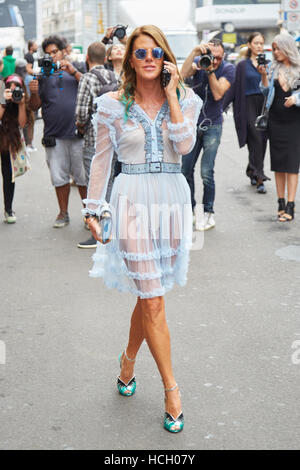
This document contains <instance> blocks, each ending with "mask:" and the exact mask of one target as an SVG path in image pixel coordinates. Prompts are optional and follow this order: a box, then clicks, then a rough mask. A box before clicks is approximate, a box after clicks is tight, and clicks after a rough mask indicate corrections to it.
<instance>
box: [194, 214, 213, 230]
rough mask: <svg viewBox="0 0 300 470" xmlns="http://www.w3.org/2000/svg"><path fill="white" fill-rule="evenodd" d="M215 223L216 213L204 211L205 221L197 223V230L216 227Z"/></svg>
mask: <svg viewBox="0 0 300 470" xmlns="http://www.w3.org/2000/svg"><path fill="white" fill-rule="evenodd" d="M215 225H216V222H215V219H214V214H213V213H212V212H204V215H203V221H202V223H198V224H196V230H199V232H204V231H206V230H210V229H211V228H214V226H215Z"/></svg>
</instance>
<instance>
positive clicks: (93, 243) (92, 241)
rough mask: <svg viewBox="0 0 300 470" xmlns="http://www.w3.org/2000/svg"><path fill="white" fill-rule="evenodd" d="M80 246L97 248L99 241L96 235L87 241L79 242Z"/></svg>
mask: <svg viewBox="0 0 300 470" xmlns="http://www.w3.org/2000/svg"><path fill="white" fill-rule="evenodd" d="M77 246H78V248H97V241H96V240H95V238H94V237H90V238H89V239H88V240H86V241H85V242H79V243H77Z"/></svg>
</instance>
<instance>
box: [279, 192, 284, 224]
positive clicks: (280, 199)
mask: <svg viewBox="0 0 300 470" xmlns="http://www.w3.org/2000/svg"><path fill="white" fill-rule="evenodd" d="M284 213H285V199H284V198H283V197H280V198H279V199H278V219H279V218H280V217H282V216H283V214H284Z"/></svg>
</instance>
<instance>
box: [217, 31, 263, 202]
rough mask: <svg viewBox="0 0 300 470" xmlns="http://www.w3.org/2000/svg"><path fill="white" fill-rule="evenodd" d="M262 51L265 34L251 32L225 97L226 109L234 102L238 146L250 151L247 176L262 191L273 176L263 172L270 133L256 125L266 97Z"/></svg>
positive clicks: (258, 190)
mask: <svg viewBox="0 0 300 470" xmlns="http://www.w3.org/2000/svg"><path fill="white" fill-rule="evenodd" d="M263 50H264V37H263V35H262V34H261V33H260V32H254V33H251V34H250V36H249V37H248V51H247V56H246V58H245V59H242V60H241V61H240V62H239V63H238V64H237V67H236V79H235V83H234V85H233V86H231V88H230V89H229V91H228V93H227V94H226V95H225V99H224V109H226V107H227V106H228V105H229V104H230V102H231V101H232V102H233V114H234V122H235V128H236V132H237V135H238V140H239V146H240V147H244V145H246V144H247V147H248V152H249V157H248V165H247V169H246V175H247V176H248V177H249V178H250V181H251V184H252V185H253V186H256V188H257V192H258V193H260V194H265V193H266V189H265V185H264V181H266V180H268V179H270V178H268V177H267V176H266V175H265V173H264V158H265V153H266V147H267V139H268V137H267V133H266V132H261V131H258V130H257V129H256V128H255V125H254V123H255V120H256V118H257V116H259V115H260V114H261V112H262V108H263V103H264V96H263V94H262V92H261V90H260V88H259V83H260V80H261V76H260V73H259V71H258V69H257V67H258V63H257V56H258V54H261V53H263Z"/></svg>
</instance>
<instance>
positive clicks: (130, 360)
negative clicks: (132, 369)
mask: <svg viewBox="0 0 300 470" xmlns="http://www.w3.org/2000/svg"><path fill="white" fill-rule="evenodd" d="M124 356H125V357H126V359H127V361H129V362H135V358H134V359H130V357H128V356H127V353H126V349H125V351H124Z"/></svg>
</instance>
